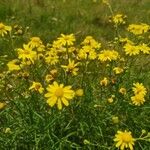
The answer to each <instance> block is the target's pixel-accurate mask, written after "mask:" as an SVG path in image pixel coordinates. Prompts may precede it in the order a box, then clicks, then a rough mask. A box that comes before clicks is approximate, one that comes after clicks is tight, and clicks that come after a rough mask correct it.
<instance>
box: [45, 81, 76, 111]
mask: <svg viewBox="0 0 150 150" xmlns="http://www.w3.org/2000/svg"><path fill="white" fill-rule="evenodd" d="M71 88H72V87H71V86H65V87H64V85H63V84H60V85H59V84H58V83H57V82H54V83H53V84H52V85H49V86H48V87H47V91H48V93H46V94H45V97H46V98H48V99H47V103H48V104H49V105H50V106H51V107H53V106H54V105H55V104H57V107H58V109H59V110H61V109H62V103H63V104H64V105H65V106H68V105H69V102H68V100H71V99H73V98H74V95H75V92H74V91H73V90H71Z"/></svg>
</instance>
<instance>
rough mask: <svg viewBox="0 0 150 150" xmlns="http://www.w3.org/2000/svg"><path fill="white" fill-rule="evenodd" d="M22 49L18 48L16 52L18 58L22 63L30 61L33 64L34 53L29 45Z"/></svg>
mask: <svg viewBox="0 0 150 150" xmlns="http://www.w3.org/2000/svg"><path fill="white" fill-rule="evenodd" d="M23 48H24V49H21V48H19V49H18V50H17V52H18V58H19V59H21V60H22V61H23V62H26V61H30V62H32V63H34V60H35V59H36V56H37V55H36V52H35V51H33V50H32V49H31V48H30V47H29V45H25V44H24V45H23Z"/></svg>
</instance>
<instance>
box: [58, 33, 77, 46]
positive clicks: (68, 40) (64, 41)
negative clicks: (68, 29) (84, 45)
mask: <svg viewBox="0 0 150 150" xmlns="http://www.w3.org/2000/svg"><path fill="white" fill-rule="evenodd" d="M58 42H59V43H60V44H61V45H62V46H66V45H67V46H72V45H73V44H74V42H75V37H74V34H69V35H64V34H61V37H59V38H58Z"/></svg>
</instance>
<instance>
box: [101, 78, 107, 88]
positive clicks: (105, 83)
mask: <svg viewBox="0 0 150 150" xmlns="http://www.w3.org/2000/svg"><path fill="white" fill-rule="evenodd" d="M100 85H101V86H107V85H108V79H107V78H106V77H104V79H103V80H100Z"/></svg>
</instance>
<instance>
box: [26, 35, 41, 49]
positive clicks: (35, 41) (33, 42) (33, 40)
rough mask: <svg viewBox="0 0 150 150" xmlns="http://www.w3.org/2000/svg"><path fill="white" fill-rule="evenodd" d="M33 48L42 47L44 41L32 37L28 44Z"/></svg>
mask: <svg viewBox="0 0 150 150" xmlns="http://www.w3.org/2000/svg"><path fill="white" fill-rule="evenodd" d="M28 45H29V46H30V47H31V48H35V47H39V46H40V45H42V41H41V39H40V38H39V37H32V38H31V41H30V42H29V43H28Z"/></svg>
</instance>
